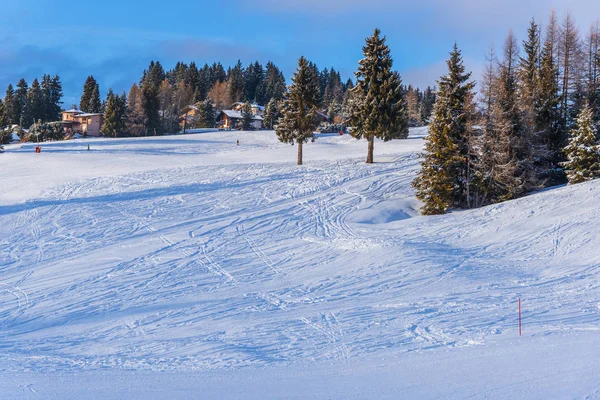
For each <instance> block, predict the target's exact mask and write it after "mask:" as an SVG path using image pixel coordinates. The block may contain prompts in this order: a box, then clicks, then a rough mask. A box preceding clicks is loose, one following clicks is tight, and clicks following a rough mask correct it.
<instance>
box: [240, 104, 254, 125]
mask: <svg viewBox="0 0 600 400" xmlns="http://www.w3.org/2000/svg"><path fill="white" fill-rule="evenodd" d="M253 120H254V114H252V107H250V103H248V102H246V103H244V105H243V106H242V129H243V130H245V131H250V130H252V121H253Z"/></svg>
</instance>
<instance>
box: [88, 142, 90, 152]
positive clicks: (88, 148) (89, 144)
mask: <svg viewBox="0 0 600 400" xmlns="http://www.w3.org/2000/svg"><path fill="white" fill-rule="evenodd" d="M88 151H90V144H89V143H88Z"/></svg>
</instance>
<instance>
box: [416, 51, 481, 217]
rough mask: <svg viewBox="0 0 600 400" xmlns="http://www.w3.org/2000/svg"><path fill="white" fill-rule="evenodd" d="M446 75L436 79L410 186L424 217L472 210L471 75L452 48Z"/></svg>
mask: <svg viewBox="0 0 600 400" xmlns="http://www.w3.org/2000/svg"><path fill="white" fill-rule="evenodd" d="M447 64H448V74H447V75H444V76H442V77H441V78H440V80H439V82H438V84H439V91H438V93H437V100H436V102H435V105H434V108H433V115H432V120H431V122H430V124H429V135H428V136H427V138H426V145H425V149H426V156H425V158H424V160H423V162H422V163H421V165H422V169H421V172H420V173H419V175H418V176H417V178H416V179H415V181H414V182H413V186H414V187H415V189H416V192H417V198H418V199H419V200H421V201H422V202H423V207H422V209H421V211H422V212H423V214H425V215H431V214H443V213H444V212H446V210H447V209H448V208H450V207H461V208H470V207H472V206H473V202H472V196H473V193H471V188H472V187H473V181H474V178H473V176H474V174H473V169H474V167H473V164H474V163H473V161H472V158H473V154H474V150H473V149H472V145H473V143H472V141H471V138H472V136H473V128H472V124H473V121H474V119H475V118H474V104H473V98H474V96H475V94H474V92H473V88H474V86H475V83H474V82H470V81H469V79H470V77H471V73H466V72H465V67H464V65H463V60H462V56H461V53H460V51H459V50H458V47H457V46H456V44H455V45H454V49H453V51H452V53H450V59H449V60H448V61H447Z"/></svg>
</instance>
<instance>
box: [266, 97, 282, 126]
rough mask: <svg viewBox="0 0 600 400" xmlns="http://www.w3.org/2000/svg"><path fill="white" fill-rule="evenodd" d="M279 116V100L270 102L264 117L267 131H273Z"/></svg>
mask: <svg viewBox="0 0 600 400" xmlns="http://www.w3.org/2000/svg"><path fill="white" fill-rule="evenodd" d="M278 114H279V111H278V109H277V100H275V99H271V100H269V102H268V103H267V106H266V107H265V112H264V113H263V116H262V117H263V124H264V126H265V129H273V127H274V126H275V125H276V124H277V119H278V117H279V115H278Z"/></svg>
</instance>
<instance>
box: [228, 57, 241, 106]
mask: <svg viewBox="0 0 600 400" xmlns="http://www.w3.org/2000/svg"><path fill="white" fill-rule="evenodd" d="M227 91H228V92H229V97H230V98H231V101H232V102H234V103H236V102H239V101H242V100H243V99H244V72H243V67H242V62H241V61H240V60H238V62H237V64H236V65H235V67H233V69H232V70H231V71H230V73H229V74H228V76H227ZM228 106H229V105H226V107H228Z"/></svg>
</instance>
